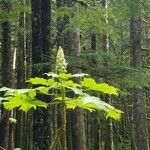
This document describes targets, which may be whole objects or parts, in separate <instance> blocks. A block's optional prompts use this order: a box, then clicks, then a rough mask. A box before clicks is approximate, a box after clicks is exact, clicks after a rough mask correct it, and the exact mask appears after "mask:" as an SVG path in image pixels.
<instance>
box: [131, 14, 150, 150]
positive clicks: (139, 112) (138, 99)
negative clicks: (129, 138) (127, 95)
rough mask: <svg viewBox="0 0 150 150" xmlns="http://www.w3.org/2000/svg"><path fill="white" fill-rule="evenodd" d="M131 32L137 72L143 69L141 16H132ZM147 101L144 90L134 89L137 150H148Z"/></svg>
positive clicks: (133, 65)
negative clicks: (145, 109)
mask: <svg viewBox="0 0 150 150" xmlns="http://www.w3.org/2000/svg"><path fill="white" fill-rule="evenodd" d="M130 29H131V30H130V31H131V54H132V67H133V68H134V69H136V70H138V69H140V67H141V62H142V58H141V48H142V43H141V40H142V26H141V18H140V14H138V15H135V16H132V18H131V23H130ZM144 108H145V100H144V96H143V90H142V89H140V88H134V89H133V120H134V123H135V143H136V149H137V150H141V149H142V150H148V149H149V148H148V137H147V129H146V122H145V119H146V118H145V111H144Z"/></svg>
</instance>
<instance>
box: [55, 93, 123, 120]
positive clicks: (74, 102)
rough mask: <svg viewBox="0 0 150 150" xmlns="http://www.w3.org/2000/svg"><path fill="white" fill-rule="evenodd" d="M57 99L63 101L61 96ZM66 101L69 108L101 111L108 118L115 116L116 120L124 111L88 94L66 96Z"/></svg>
mask: <svg viewBox="0 0 150 150" xmlns="http://www.w3.org/2000/svg"><path fill="white" fill-rule="evenodd" d="M55 100H58V101H61V100H62V98H61V97H57V98H56V99H55ZM65 103H66V106H67V109H75V108H77V107H80V108H82V109H85V110H88V111H90V112H92V111H96V110H97V111H101V112H103V113H104V114H105V116H106V118H109V117H110V118H113V119H115V120H119V119H120V117H121V114H122V113H123V112H122V111H121V110H118V109H115V108H114V107H113V106H111V105H109V104H107V103H105V102H104V101H101V100H100V99H99V98H98V97H94V96H90V95H88V94H84V95H83V96H80V97H76V98H67V97H66V98H65Z"/></svg>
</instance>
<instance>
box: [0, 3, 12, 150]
mask: <svg viewBox="0 0 150 150" xmlns="http://www.w3.org/2000/svg"><path fill="white" fill-rule="evenodd" d="M2 4H3V9H4V10H5V11H6V12H9V11H10V9H11V1H10V0H8V1H6V0H3V1H2ZM1 57H2V61H1V70H2V86H7V87H9V88H11V87H13V69H12V60H13V59H12V58H13V51H12V49H11V25H10V22H9V21H4V22H3V23H2V52H1ZM1 116H2V117H1V120H0V146H1V147H3V148H5V149H7V150H12V149H13V148H14V143H13V141H14V139H13V125H12V124H10V123H9V117H10V112H8V111H6V110H4V109H3V108H2V111H1Z"/></svg>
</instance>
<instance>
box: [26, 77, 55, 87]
mask: <svg viewBox="0 0 150 150" xmlns="http://www.w3.org/2000/svg"><path fill="white" fill-rule="evenodd" d="M27 82H29V83H31V84H33V85H45V86H50V85H51V84H52V83H53V82H54V80H53V79H48V80H47V79H44V78H39V77H35V78H30V79H29V80H27Z"/></svg>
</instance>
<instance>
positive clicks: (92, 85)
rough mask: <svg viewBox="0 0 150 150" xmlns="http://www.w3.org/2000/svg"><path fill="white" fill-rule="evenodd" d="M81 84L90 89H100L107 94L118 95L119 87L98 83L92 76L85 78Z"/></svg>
mask: <svg viewBox="0 0 150 150" xmlns="http://www.w3.org/2000/svg"><path fill="white" fill-rule="evenodd" d="M81 85H82V86H83V87H86V88H88V89H90V90H94V91H100V92H103V93H105V94H109V95H111V94H112V95H118V90H119V89H117V88H115V87H113V86H109V85H108V84H106V83H101V84H100V83H96V82H95V80H94V79H91V78H85V79H84V80H83V81H82V82H81Z"/></svg>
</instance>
